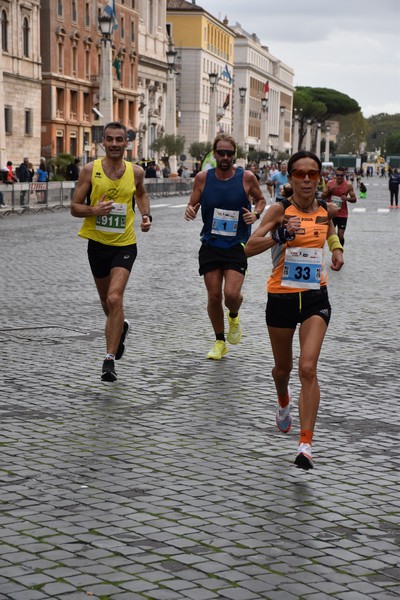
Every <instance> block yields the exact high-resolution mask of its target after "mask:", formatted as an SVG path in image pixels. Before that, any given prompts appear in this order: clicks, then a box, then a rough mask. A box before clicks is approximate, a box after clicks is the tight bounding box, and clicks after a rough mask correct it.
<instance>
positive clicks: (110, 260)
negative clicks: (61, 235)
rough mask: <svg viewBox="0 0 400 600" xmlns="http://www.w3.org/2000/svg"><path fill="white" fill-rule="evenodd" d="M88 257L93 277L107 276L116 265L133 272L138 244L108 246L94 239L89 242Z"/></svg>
mask: <svg viewBox="0 0 400 600" xmlns="http://www.w3.org/2000/svg"><path fill="white" fill-rule="evenodd" d="M87 252H88V258H89V264H90V268H91V270H92V273H93V277H95V278H96V279H101V278H102V277H107V276H108V275H109V274H110V272H111V269H114V267H122V268H123V269H127V270H128V271H129V272H131V270H132V267H133V263H134V262H135V259H136V256H137V247H136V244H131V245H130V246H107V245H106V244H100V242H95V241H94V240H89V243H88V250H87Z"/></svg>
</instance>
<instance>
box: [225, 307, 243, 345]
mask: <svg viewBox="0 0 400 600" xmlns="http://www.w3.org/2000/svg"><path fill="white" fill-rule="evenodd" d="M228 323H229V331H228V335H227V336H226V339H227V340H228V342H229V343H230V344H238V343H239V342H240V340H241V339H242V328H241V325H240V317H239V315H238V316H237V317H235V318H234V319H233V318H232V317H230V316H229V312H228Z"/></svg>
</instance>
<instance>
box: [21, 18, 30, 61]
mask: <svg viewBox="0 0 400 600" xmlns="http://www.w3.org/2000/svg"><path fill="white" fill-rule="evenodd" d="M29 33H30V29H29V21H28V17H24V19H23V21H22V54H23V56H25V57H28V56H29V42H30V40H29V37H30V35H29Z"/></svg>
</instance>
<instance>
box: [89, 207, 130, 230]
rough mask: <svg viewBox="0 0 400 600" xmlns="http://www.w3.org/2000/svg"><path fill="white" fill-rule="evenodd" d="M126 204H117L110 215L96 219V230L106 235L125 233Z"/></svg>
mask: <svg viewBox="0 0 400 600" xmlns="http://www.w3.org/2000/svg"><path fill="white" fill-rule="evenodd" d="M126 208H127V205H126V204H118V203H115V204H114V206H113V207H112V210H111V212H110V213H108V215H102V216H97V217H96V230H97V231H105V232H106V233H124V231H125V225H126Z"/></svg>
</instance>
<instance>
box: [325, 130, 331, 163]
mask: <svg viewBox="0 0 400 600" xmlns="http://www.w3.org/2000/svg"><path fill="white" fill-rule="evenodd" d="M330 130H331V129H330V127H329V125H327V126H326V128H325V162H329V158H330V154H329V134H330Z"/></svg>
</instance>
